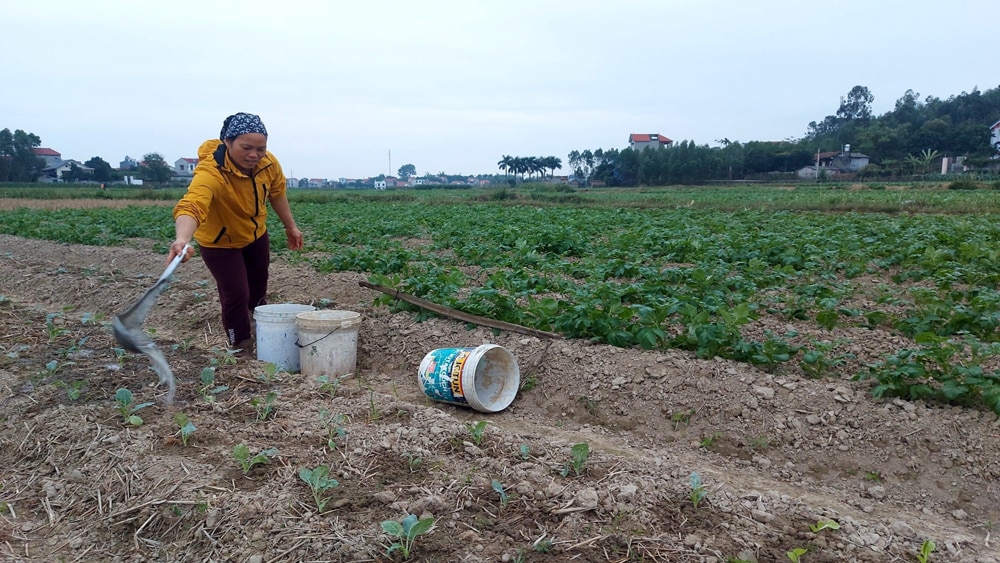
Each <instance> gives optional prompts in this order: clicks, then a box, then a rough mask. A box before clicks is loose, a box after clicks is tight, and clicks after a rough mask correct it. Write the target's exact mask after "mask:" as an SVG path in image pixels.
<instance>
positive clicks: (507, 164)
mask: <svg viewBox="0 0 1000 563" xmlns="http://www.w3.org/2000/svg"><path fill="white" fill-rule="evenodd" d="M497 166H498V167H499V168H500V170H502V171H503V173H504V175H505V176H506V175H508V174H513V175H514V176H515V177H522V178H523V177H524V176H525V175H527V176H528V177H531V175H533V174H538V175H539V177H542V176H544V173H545V171H546V170H551V171H552V172H551V174H550V175H554V174H555V173H556V170H557V169H559V168H562V159H561V158H557V157H554V156H509V155H506V154H505V155H503V158H501V159H500V161H499V162H497Z"/></svg>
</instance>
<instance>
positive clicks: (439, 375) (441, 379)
mask: <svg viewBox="0 0 1000 563" xmlns="http://www.w3.org/2000/svg"><path fill="white" fill-rule="evenodd" d="M473 350H475V348H441V349H438V350H434V351H433V352H431V353H429V354H428V355H427V359H426V360H425V364H426V365H423V366H421V369H420V373H419V376H420V385H421V387H423V389H424V393H425V394H426V395H427V396H428V397H430V398H431V399H433V400H435V401H442V402H446V403H460V404H463V405H465V404H468V401H466V400H465V392H464V391H463V389H462V368H463V367H465V362H466V361H468V359H469V355H470V354H472V352H473Z"/></svg>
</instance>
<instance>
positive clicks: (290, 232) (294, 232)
mask: <svg viewBox="0 0 1000 563" xmlns="http://www.w3.org/2000/svg"><path fill="white" fill-rule="evenodd" d="M285 236H287V237H288V248H290V249H292V250H302V231H300V230H299V228H298V227H286V228H285Z"/></svg>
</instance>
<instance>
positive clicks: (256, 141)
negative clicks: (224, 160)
mask: <svg viewBox="0 0 1000 563" xmlns="http://www.w3.org/2000/svg"><path fill="white" fill-rule="evenodd" d="M224 142H225V143H226V149H227V150H228V151H229V158H230V160H232V161H233V163H234V164H236V166H239V167H240V168H241V169H242V170H243V172H247V173H249V172H250V171H251V170H253V167H254V166H257V163H258V162H260V159H262V158H264V155H265V154H267V137H265V136H264V135H261V134H260V133H244V134H242V135H240V136H238V137H236V138H234V139H226V140H225V141H224Z"/></svg>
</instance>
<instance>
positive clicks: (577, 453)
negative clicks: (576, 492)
mask: <svg viewBox="0 0 1000 563" xmlns="http://www.w3.org/2000/svg"><path fill="white" fill-rule="evenodd" d="M570 455H571V456H573V459H571V460H570V462H569V463H567V464H566V465H564V466H563V469H562V471H561V472H560V473H561V474H562V476H563V477H566V476H567V475H569V472H570V470H571V469H572V470H573V474H574V475H577V476H579V475H580V474H581V473H583V470H584V469H585V468H586V465H587V459H589V458H590V444H588V443H587V442H581V443H579V444H574V445H573V447H572V448H571V449H570Z"/></svg>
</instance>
